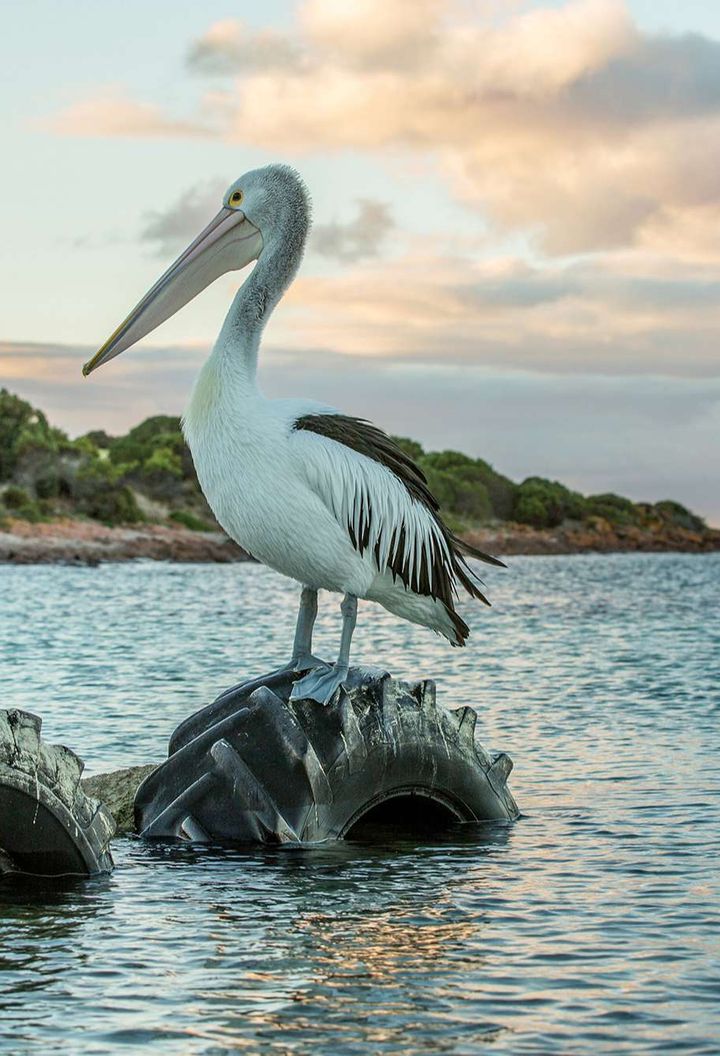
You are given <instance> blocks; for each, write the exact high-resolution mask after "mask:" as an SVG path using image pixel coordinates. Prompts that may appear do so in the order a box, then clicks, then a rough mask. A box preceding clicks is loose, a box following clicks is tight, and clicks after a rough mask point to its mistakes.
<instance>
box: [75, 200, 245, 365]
mask: <svg viewBox="0 0 720 1056" xmlns="http://www.w3.org/2000/svg"><path fill="white" fill-rule="evenodd" d="M262 248H263V240H262V235H261V234H260V232H259V231H258V229H257V228H256V227H255V225H254V224H252V223H250V221H249V220H248V218H247V217H246V216H245V214H244V213H243V211H242V210H241V209H228V208H227V207H224V208H222V209H221V210H220V212H219V213H218V214H217V216H216V217H215V219H214V220H211V221H210V223H209V224H208V226H207V227H206V228H205V230H204V231H201V232H200V234H199V235H198V237H197V238H196V239H195V241H194V242H191V244H190V245H189V246H188V248H187V249H186V250H185V252H184V253H182V254H181V255H180V256H179V257H178V259H177V260H176V261H175V263H174V264H173V265H172V266H171V267H169V268H168V270H167V271H166V272H165V274H164V275H162V276H161V277H160V278H159V279H158V281H157V282H156V283H155V285H154V286H153V288H152V289H151V290H149V291H148V293H146V294H145V296H144V297H143V299H142V300H141V301H140V303H139V304H137V305H135V307H134V308H133V310H132V311H131V312H130V315H129V316H128V317H127V319H126V320H125V321H124V322H123V323H121V324H120V326H119V327H118V328H117V330H116V331H115V333H114V334H113V335H112V336H111V337H109V338H108V340H107V341H106V342H105V344H104V345H103V346H102V348H101V349H100V351H99V352H97V353H96V354H95V355H94V356H93V358H92V359H91V360H90V361H89V362H88V363H86V364H85V366H84V367H83V374H85V375H86V376H87V375H88V374H90V373H91V371H93V370H95V369H96V367H101V366H102V365H103V363H107V362H108V360H110V359H114V358H115V356H119V355H120V353H121V352H124V351H125V349H126V348H130V346H131V345H134V344H135V342H136V341H139V340H140V338H141V337H145V336H146V334H149V333H150V332H151V330H154V329H155V328H156V327H157V326H160V323H164V322H165V320H166V319H169V318H170V316H171V315H175V312H177V311H179V310H180V309H181V308H182V307H183V306H184V305H186V304H187V303H188V301H191V300H192V299H193V297H196V296H197V295H198V293H200V292H201V291H202V290H204V289H205V287H206V286H209V285H210V283H211V282H214V281H215V279H218V278H219V277H220V276H221V275H224V274H225V273H226V272H228V271H236V270H238V269H239V268H244V267H245V266H246V265H247V264H250V263H251V262H252V261H253V260H257V258H258V257H259V255H260V252H261V250H262Z"/></svg>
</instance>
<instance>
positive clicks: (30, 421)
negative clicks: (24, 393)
mask: <svg viewBox="0 0 720 1056" xmlns="http://www.w3.org/2000/svg"><path fill="white" fill-rule="evenodd" d="M69 443H70V441H69V440H68V438H67V437H66V436H65V434H64V433H63V432H61V431H60V430H59V429H53V428H51V427H50V425H48V420H47V418H46V417H45V415H44V414H43V413H42V411H38V410H36V409H35V408H34V407H33V406H32V405H31V404H29V403H28V402H27V401H26V400H21V399H20V398H19V397H18V396H13V395H12V393H10V392H8V391H7V389H0V480H11V479H12V476H13V473H14V472H15V469H16V467H17V463H18V459H19V457H20V455H21V454H22V453H23V452H25V451H27V450H28V449H30V448H33V447H36V448H39V449H41V450H50V451H58V450H59V449H62V448H63V447H65V446H66V445H68V444H69Z"/></svg>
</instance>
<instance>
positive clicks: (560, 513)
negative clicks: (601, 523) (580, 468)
mask: <svg viewBox="0 0 720 1056" xmlns="http://www.w3.org/2000/svg"><path fill="white" fill-rule="evenodd" d="M584 515H585V500H584V499H583V497H582V495H580V493H579V492H577V491H570V489H569V488H566V487H565V486H564V485H563V484H559V483H558V482H557V481H556V480H545V479H544V478H543V477H528V478H527V479H526V480H524V481H523V482H522V484H520V485H519V486H518V488H517V491H516V493H515V502H514V504H513V520H515V521H519V523H520V524H529V525H532V527H533V528H556V527H557V526H558V525H560V524H562V522H563V521H565V520H580V519H581V518H582V517H583V516H584Z"/></svg>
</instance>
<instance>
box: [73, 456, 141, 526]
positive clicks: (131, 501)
mask: <svg viewBox="0 0 720 1056" xmlns="http://www.w3.org/2000/svg"><path fill="white" fill-rule="evenodd" d="M121 474H122V467H117V466H113V465H112V464H111V463H110V462H108V461H106V460H103V459H94V460H93V461H91V462H88V463H86V464H85V465H83V466H82V467H81V469H80V470H79V472H78V474H77V477H76V481H75V499H76V502H77V508H78V510H79V512H80V513H83V514H85V516H86V517H92V518H93V519H94V520H97V521H102V522H103V523H104V524H110V525H113V524H135V523H137V522H138V521H142V520H144V517H143V515H142V512H141V510H140V508H139V506H138V504H137V502H136V500H135V496H134V495H133V493H132V491H131V490H130V488H129V487H128V486H127V484H125V483H123V482H122V480H121Z"/></svg>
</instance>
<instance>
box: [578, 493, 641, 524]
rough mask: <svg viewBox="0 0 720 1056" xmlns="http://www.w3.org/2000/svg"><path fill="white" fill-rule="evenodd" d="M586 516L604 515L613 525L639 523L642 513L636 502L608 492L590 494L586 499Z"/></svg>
mask: <svg viewBox="0 0 720 1056" xmlns="http://www.w3.org/2000/svg"><path fill="white" fill-rule="evenodd" d="M584 515H585V517H586V518H588V517H602V518H604V520H606V521H609V522H610V524H613V525H623V524H637V523H638V522H639V520H640V513H639V510H638V508H637V506H636V505H635V503H634V502H631V500H630V499H626V498H624V497H623V496H622V495H614V494H613V493H612V492H608V493H607V494H604V495H588V497H587V498H586V499H585V514H584Z"/></svg>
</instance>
